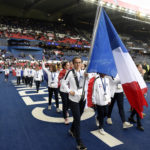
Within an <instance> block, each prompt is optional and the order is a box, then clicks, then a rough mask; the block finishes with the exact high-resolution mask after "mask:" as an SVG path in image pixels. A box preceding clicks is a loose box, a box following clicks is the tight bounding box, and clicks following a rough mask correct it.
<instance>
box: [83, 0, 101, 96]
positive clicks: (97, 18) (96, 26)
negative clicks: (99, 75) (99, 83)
mask: <svg viewBox="0 0 150 150" xmlns="http://www.w3.org/2000/svg"><path fill="white" fill-rule="evenodd" d="M101 1H102V0H98V6H97V10H96V16H95V21H94V27H93V34H92V41H91V48H90V52H89V57H88V63H87V68H88V66H89V63H90V58H91V54H92V50H93V46H94V41H95V37H96V32H97V28H98V23H99V19H100V15H101V11H102V5H101V4H100V2H101ZM87 68H86V70H85V73H87ZM86 78H87V76H85V78H84V83H83V91H84V89H85V82H86ZM83 91H82V96H83V95H84V92H83Z"/></svg>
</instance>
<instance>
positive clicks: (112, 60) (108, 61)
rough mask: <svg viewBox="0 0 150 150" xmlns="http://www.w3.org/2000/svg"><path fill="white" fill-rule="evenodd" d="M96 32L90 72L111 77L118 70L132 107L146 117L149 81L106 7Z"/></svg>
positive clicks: (99, 17)
mask: <svg viewBox="0 0 150 150" xmlns="http://www.w3.org/2000/svg"><path fill="white" fill-rule="evenodd" d="M93 34H94V36H93V42H92V46H91V56H90V60H89V65H88V68H87V72H97V73H104V74H106V75H109V76H112V77H115V76H116V74H117V73H118V74H119V77H120V80H121V84H122V87H123V90H124V93H125V94H126V97H127V99H128V101H129V103H130V105H131V107H132V108H134V109H135V110H136V111H137V112H138V114H139V115H140V117H141V118H143V116H142V112H143V106H148V104H147V102H146V100H145V98H144V94H145V93H146V92H147V86H146V83H145V81H144V80H143V78H142V76H141V74H140V73H139V71H138V69H137V67H136V65H135V63H134V62H133V60H132V58H131V56H130V54H129V53H128V50H127V49H126V47H125V45H124V44H123V42H122V41H121V39H120V37H119V35H118V33H117V32H116V30H115V28H114V26H113V24H112V23H111V21H110V19H109V17H108V16H107V14H106V12H105V11H104V9H103V8H102V9H101V13H100V14H99V16H98V17H97V25H96V26H95V31H94V32H93Z"/></svg>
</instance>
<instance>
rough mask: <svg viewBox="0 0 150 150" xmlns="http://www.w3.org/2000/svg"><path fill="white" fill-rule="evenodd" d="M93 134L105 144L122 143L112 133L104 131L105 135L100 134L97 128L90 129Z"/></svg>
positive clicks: (112, 145) (111, 145) (116, 144)
mask: <svg viewBox="0 0 150 150" xmlns="http://www.w3.org/2000/svg"><path fill="white" fill-rule="evenodd" d="M91 133H92V134H93V135H95V136H96V137H97V138H98V139H100V140H102V141H103V142H104V143H105V144H107V145H108V146H110V147H114V146H118V145H121V144H123V142H122V141H120V140H118V139H116V138H115V137H113V136H112V135H110V134H108V133H107V132H106V134H105V135H102V134H100V132H99V130H95V131H91Z"/></svg>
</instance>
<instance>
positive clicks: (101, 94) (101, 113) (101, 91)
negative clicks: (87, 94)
mask: <svg viewBox="0 0 150 150" xmlns="http://www.w3.org/2000/svg"><path fill="white" fill-rule="evenodd" d="M92 102H93V104H95V105H96V108H97V113H98V121H99V132H100V133H101V134H102V135H105V134H106V132H105V131H104V129H103V123H104V117H105V116H106V112H107V107H108V104H110V102H111V93H110V85H109V79H108V78H106V77H105V75H104V74H98V76H97V77H96V80H95V82H94V87H93V94H92Z"/></svg>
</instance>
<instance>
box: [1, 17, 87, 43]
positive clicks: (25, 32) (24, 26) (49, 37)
mask: <svg viewBox="0 0 150 150" xmlns="http://www.w3.org/2000/svg"><path fill="white" fill-rule="evenodd" d="M79 35H80V34H79V33H76V31H75V30H73V28H71V27H68V26H67V27H66V25H64V24H56V23H49V22H45V21H38V20H33V19H20V18H19V19H18V18H14V17H0V37H1V38H17V39H29V40H41V41H47V42H57V43H66V44H77V45H89V42H88V41H87V40H86V39H85V38H84V37H82V36H79Z"/></svg>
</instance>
